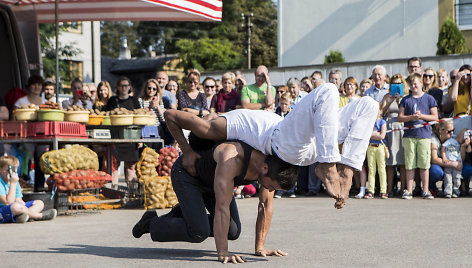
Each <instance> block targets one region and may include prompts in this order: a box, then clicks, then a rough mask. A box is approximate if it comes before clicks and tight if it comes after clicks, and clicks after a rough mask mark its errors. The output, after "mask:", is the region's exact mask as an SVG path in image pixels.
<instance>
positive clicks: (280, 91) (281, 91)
mask: <svg viewBox="0 0 472 268" xmlns="http://www.w3.org/2000/svg"><path fill="white" fill-rule="evenodd" d="M277 93H285V91H283V90H278V91H277Z"/></svg>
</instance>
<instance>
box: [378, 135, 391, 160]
mask: <svg viewBox="0 0 472 268" xmlns="http://www.w3.org/2000/svg"><path fill="white" fill-rule="evenodd" d="M380 142H381V143H382V145H383V146H384V151H385V159H389V158H390V152H389V151H388V148H387V146H386V145H385V143H384V142H383V141H382V140H380Z"/></svg>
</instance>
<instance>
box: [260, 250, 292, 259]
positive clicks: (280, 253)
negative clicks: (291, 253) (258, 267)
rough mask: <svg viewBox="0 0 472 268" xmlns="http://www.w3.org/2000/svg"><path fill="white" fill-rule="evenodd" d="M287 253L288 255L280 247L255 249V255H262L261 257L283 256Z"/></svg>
mask: <svg viewBox="0 0 472 268" xmlns="http://www.w3.org/2000/svg"><path fill="white" fill-rule="evenodd" d="M287 255H288V253H286V252H283V251H282V250H280V249H276V250H270V249H259V250H256V256H262V257H266V256H278V257H283V256H287Z"/></svg>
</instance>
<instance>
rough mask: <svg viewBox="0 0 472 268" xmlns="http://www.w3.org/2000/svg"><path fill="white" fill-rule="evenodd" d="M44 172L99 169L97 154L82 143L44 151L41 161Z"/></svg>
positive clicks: (40, 164)
mask: <svg viewBox="0 0 472 268" xmlns="http://www.w3.org/2000/svg"><path fill="white" fill-rule="evenodd" d="M39 166H40V167H41V170H42V171H43V173H44V174H49V175H52V174H55V173H65V172H69V171H72V170H98V156H97V154H96V153H95V152H94V151H92V150H90V149H89V148H86V147H84V146H80V145H73V146H72V147H70V148H66V149H60V150H52V151H49V152H46V153H44V154H43V155H42V156H41V159H40V161H39Z"/></svg>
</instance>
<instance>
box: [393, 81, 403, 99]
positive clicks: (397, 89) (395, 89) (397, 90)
mask: <svg viewBox="0 0 472 268" xmlns="http://www.w3.org/2000/svg"><path fill="white" fill-rule="evenodd" d="M395 93H398V94H399V95H400V96H403V95H405V85H403V84H391V85H390V95H392V97H393V96H395Z"/></svg>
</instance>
